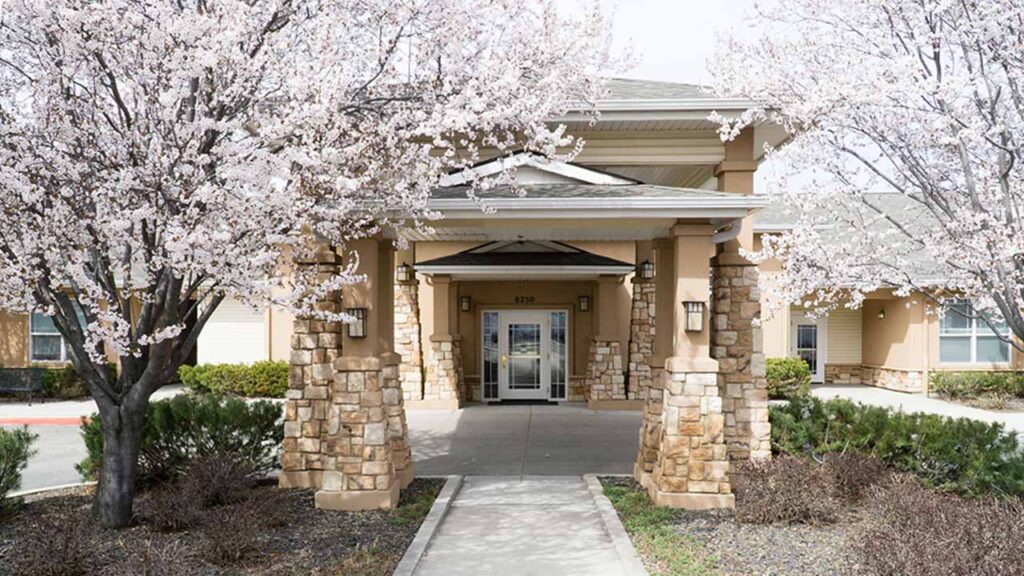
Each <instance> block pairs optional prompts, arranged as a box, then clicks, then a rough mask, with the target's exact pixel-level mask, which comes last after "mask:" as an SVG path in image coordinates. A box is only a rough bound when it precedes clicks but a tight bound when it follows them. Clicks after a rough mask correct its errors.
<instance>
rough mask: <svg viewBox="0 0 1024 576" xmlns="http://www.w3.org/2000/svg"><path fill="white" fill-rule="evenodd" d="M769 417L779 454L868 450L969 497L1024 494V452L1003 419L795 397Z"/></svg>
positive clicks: (774, 408)
mask: <svg viewBox="0 0 1024 576" xmlns="http://www.w3.org/2000/svg"><path fill="white" fill-rule="evenodd" d="M769 414H770V419H771V424H772V445H773V448H774V449H775V451H777V452H783V453H789V454H802V455H815V456H820V455H823V454H828V453H832V452H843V451H846V450H849V449H854V450H861V451H863V452H866V453H868V454H872V455H874V456H876V457H878V458H879V459H880V460H882V462H884V463H885V464H886V466H889V467H892V468H895V469H897V470H902V471H905V472H909V473H911V474H914V475H915V476H917V477H918V478H920V479H921V480H922V481H924V482H925V483H926V484H927V485H929V486H935V487H938V488H942V489H948V490H953V491H956V492H959V493H961V494H964V495H982V494H988V493H994V494H1001V495H1007V494H1008V495H1021V494H1024V450H1022V449H1021V447H1020V445H1019V443H1018V440H1017V436H1016V435H1015V434H1013V433H1010V432H1005V431H1004V430H1003V427H1002V426H1001V425H999V424H986V423H984V422H980V421H977V420H970V419H967V418H959V419H953V418H947V417H944V416H937V415H934V414H922V413H913V414H907V413H903V412H894V411H892V410H889V409H886V408H878V407H874V406H863V405H860V404H854V403H853V402H850V401H848V400H840V399H836V400H830V401H828V402H823V401H821V400H819V399H817V398H794V399H793V400H791V401H790V402H789V403H788V404H787V405H786V406H772V407H771V408H770V409H769Z"/></svg>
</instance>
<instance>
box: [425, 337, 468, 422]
mask: <svg viewBox="0 0 1024 576" xmlns="http://www.w3.org/2000/svg"><path fill="white" fill-rule="evenodd" d="M460 344H461V343H460V342H459V337H458V336H432V337H431V338H430V355H429V356H428V358H427V381H426V384H425V386H424V389H423V400H424V401H428V400H429V401H431V402H434V401H438V400H440V401H447V402H452V401H454V402H456V403H457V404H458V407H459V408H461V407H462V402H464V401H465V396H464V395H463V382H462V366H461V364H462V353H461V351H462V350H461V346H460Z"/></svg>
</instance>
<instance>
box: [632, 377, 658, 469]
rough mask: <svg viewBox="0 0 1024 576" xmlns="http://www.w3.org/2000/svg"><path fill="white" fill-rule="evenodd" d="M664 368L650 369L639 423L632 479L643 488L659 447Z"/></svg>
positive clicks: (656, 459)
mask: <svg viewBox="0 0 1024 576" xmlns="http://www.w3.org/2000/svg"><path fill="white" fill-rule="evenodd" d="M664 372H665V369H664V368H652V369H651V385H650V386H649V387H648V388H647V393H646V394H645V395H644V407H643V419H642V420H641V422H640V450H639V452H638V453H637V457H636V465H635V466H634V468H633V477H634V478H636V479H637V481H638V482H640V483H641V484H642V485H644V486H645V487H647V486H650V484H649V482H650V480H651V478H652V474H654V465H655V463H657V461H658V449H659V447H660V446H661V418H662V412H663V411H664V390H665V382H664V378H665V375H664Z"/></svg>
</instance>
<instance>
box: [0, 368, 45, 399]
mask: <svg viewBox="0 0 1024 576" xmlns="http://www.w3.org/2000/svg"><path fill="white" fill-rule="evenodd" d="M42 391H43V369H42V368H0V394H28V397H29V402H31V401H32V394H34V393H36V392H42Z"/></svg>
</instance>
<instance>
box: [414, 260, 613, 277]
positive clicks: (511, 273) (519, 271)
mask: <svg viewBox="0 0 1024 576" xmlns="http://www.w3.org/2000/svg"><path fill="white" fill-rule="evenodd" d="M416 271H417V272H420V273H422V274H426V275H427V276H433V275H435V274H441V275H450V276H452V277H454V278H455V279H456V280H514V279H530V280H589V279H593V278H597V277H599V276H624V275H626V274H629V273H630V272H633V266H632V265H626V266H432V265H423V264H418V265H416Z"/></svg>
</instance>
